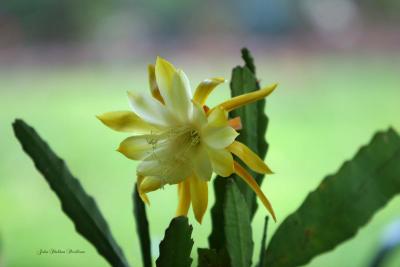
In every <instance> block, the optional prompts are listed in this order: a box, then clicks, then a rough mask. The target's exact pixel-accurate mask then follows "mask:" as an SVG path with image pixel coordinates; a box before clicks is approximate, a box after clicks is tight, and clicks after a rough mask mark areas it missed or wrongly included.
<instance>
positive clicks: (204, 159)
mask: <svg viewBox="0 0 400 267" xmlns="http://www.w3.org/2000/svg"><path fill="white" fill-rule="evenodd" d="M193 171H194V173H195V174H196V176H197V177H198V178H200V179H202V180H204V181H209V180H210V179H211V175H212V167H211V162H210V159H209V156H208V153H207V150H206V149H205V147H204V146H202V145H199V146H198V147H197V148H196V150H195V151H194V155H193Z"/></svg>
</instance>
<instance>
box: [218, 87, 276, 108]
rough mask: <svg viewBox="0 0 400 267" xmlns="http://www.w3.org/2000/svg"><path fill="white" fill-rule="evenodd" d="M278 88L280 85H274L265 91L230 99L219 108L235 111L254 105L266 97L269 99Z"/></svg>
mask: <svg viewBox="0 0 400 267" xmlns="http://www.w3.org/2000/svg"><path fill="white" fill-rule="evenodd" d="M277 86H278V84H276V83H275V84H272V85H270V86H267V87H265V88H263V89H260V90H257V91H254V92H251V93H248V94H243V95H239V96H236V97H234V98H231V99H229V100H228V101H225V102H223V103H221V104H219V105H218V107H221V108H223V109H225V110H226V111H228V112H229V111H232V110H234V109H237V108H239V107H241V106H244V105H247V104H250V103H253V102H255V101H257V100H260V99H263V98H264V97H267V96H268V95H269V94H271V93H272V92H273V91H274V90H275V88H276V87H277Z"/></svg>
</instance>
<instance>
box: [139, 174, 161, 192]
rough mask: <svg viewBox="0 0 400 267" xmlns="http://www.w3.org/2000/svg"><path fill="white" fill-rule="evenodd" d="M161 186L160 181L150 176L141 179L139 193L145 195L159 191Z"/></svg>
mask: <svg viewBox="0 0 400 267" xmlns="http://www.w3.org/2000/svg"><path fill="white" fill-rule="evenodd" d="M161 186H163V184H162V181H161V179H159V178H156V177H152V176H147V177H145V178H144V179H143V181H142V183H141V184H140V186H139V189H140V191H139V192H141V193H142V194H143V193H144V194H145V193H148V192H152V191H155V190H157V189H159V188H160V187H161Z"/></svg>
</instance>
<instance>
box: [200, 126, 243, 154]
mask: <svg viewBox="0 0 400 267" xmlns="http://www.w3.org/2000/svg"><path fill="white" fill-rule="evenodd" d="M238 135H239V134H238V133H237V132H236V131H235V130H234V129H233V128H232V127H230V126H225V127H210V126H209V125H206V126H205V127H203V129H202V130H201V137H202V140H204V142H205V143H206V144H207V145H208V146H210V147H212V148H215V149H222V148H225V147H227V146H229V145H230V144H232V143H233V141H235V138H236V137H237V136H238Z"/></svg>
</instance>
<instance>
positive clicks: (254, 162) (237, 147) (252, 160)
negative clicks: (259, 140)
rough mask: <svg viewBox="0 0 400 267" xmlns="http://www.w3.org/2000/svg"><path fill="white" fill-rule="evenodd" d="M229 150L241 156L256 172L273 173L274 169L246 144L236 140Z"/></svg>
mask: <svg viewBox="0 0 400 267" xmlns="http://www.w3.org/2000/svg"><path fill="white" fill-rule="evenodd" d="M228 150H229V151H230V152H232V153H233V154H234V155H236V156H237V157H238V158H240V159H241V160H242V161H243V162H244V163H246V165H247V166H249V167H250V169H252V170H253V171H255V172H258V173H261V174H264V173H269V174H271V173H272V171H271V170H270V168H269V167H268V166H267V165H266V164H265V163H264V161H263V160H262V159H260V157H258V155H257V154H256V153H254V152H253V151H251V150H250V148H248V147H247V146H246V145H244V144H242V143H240V142H238V141H234V142H233V143H232V144H231V145H230V146H229V147H228Z"/></svg>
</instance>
